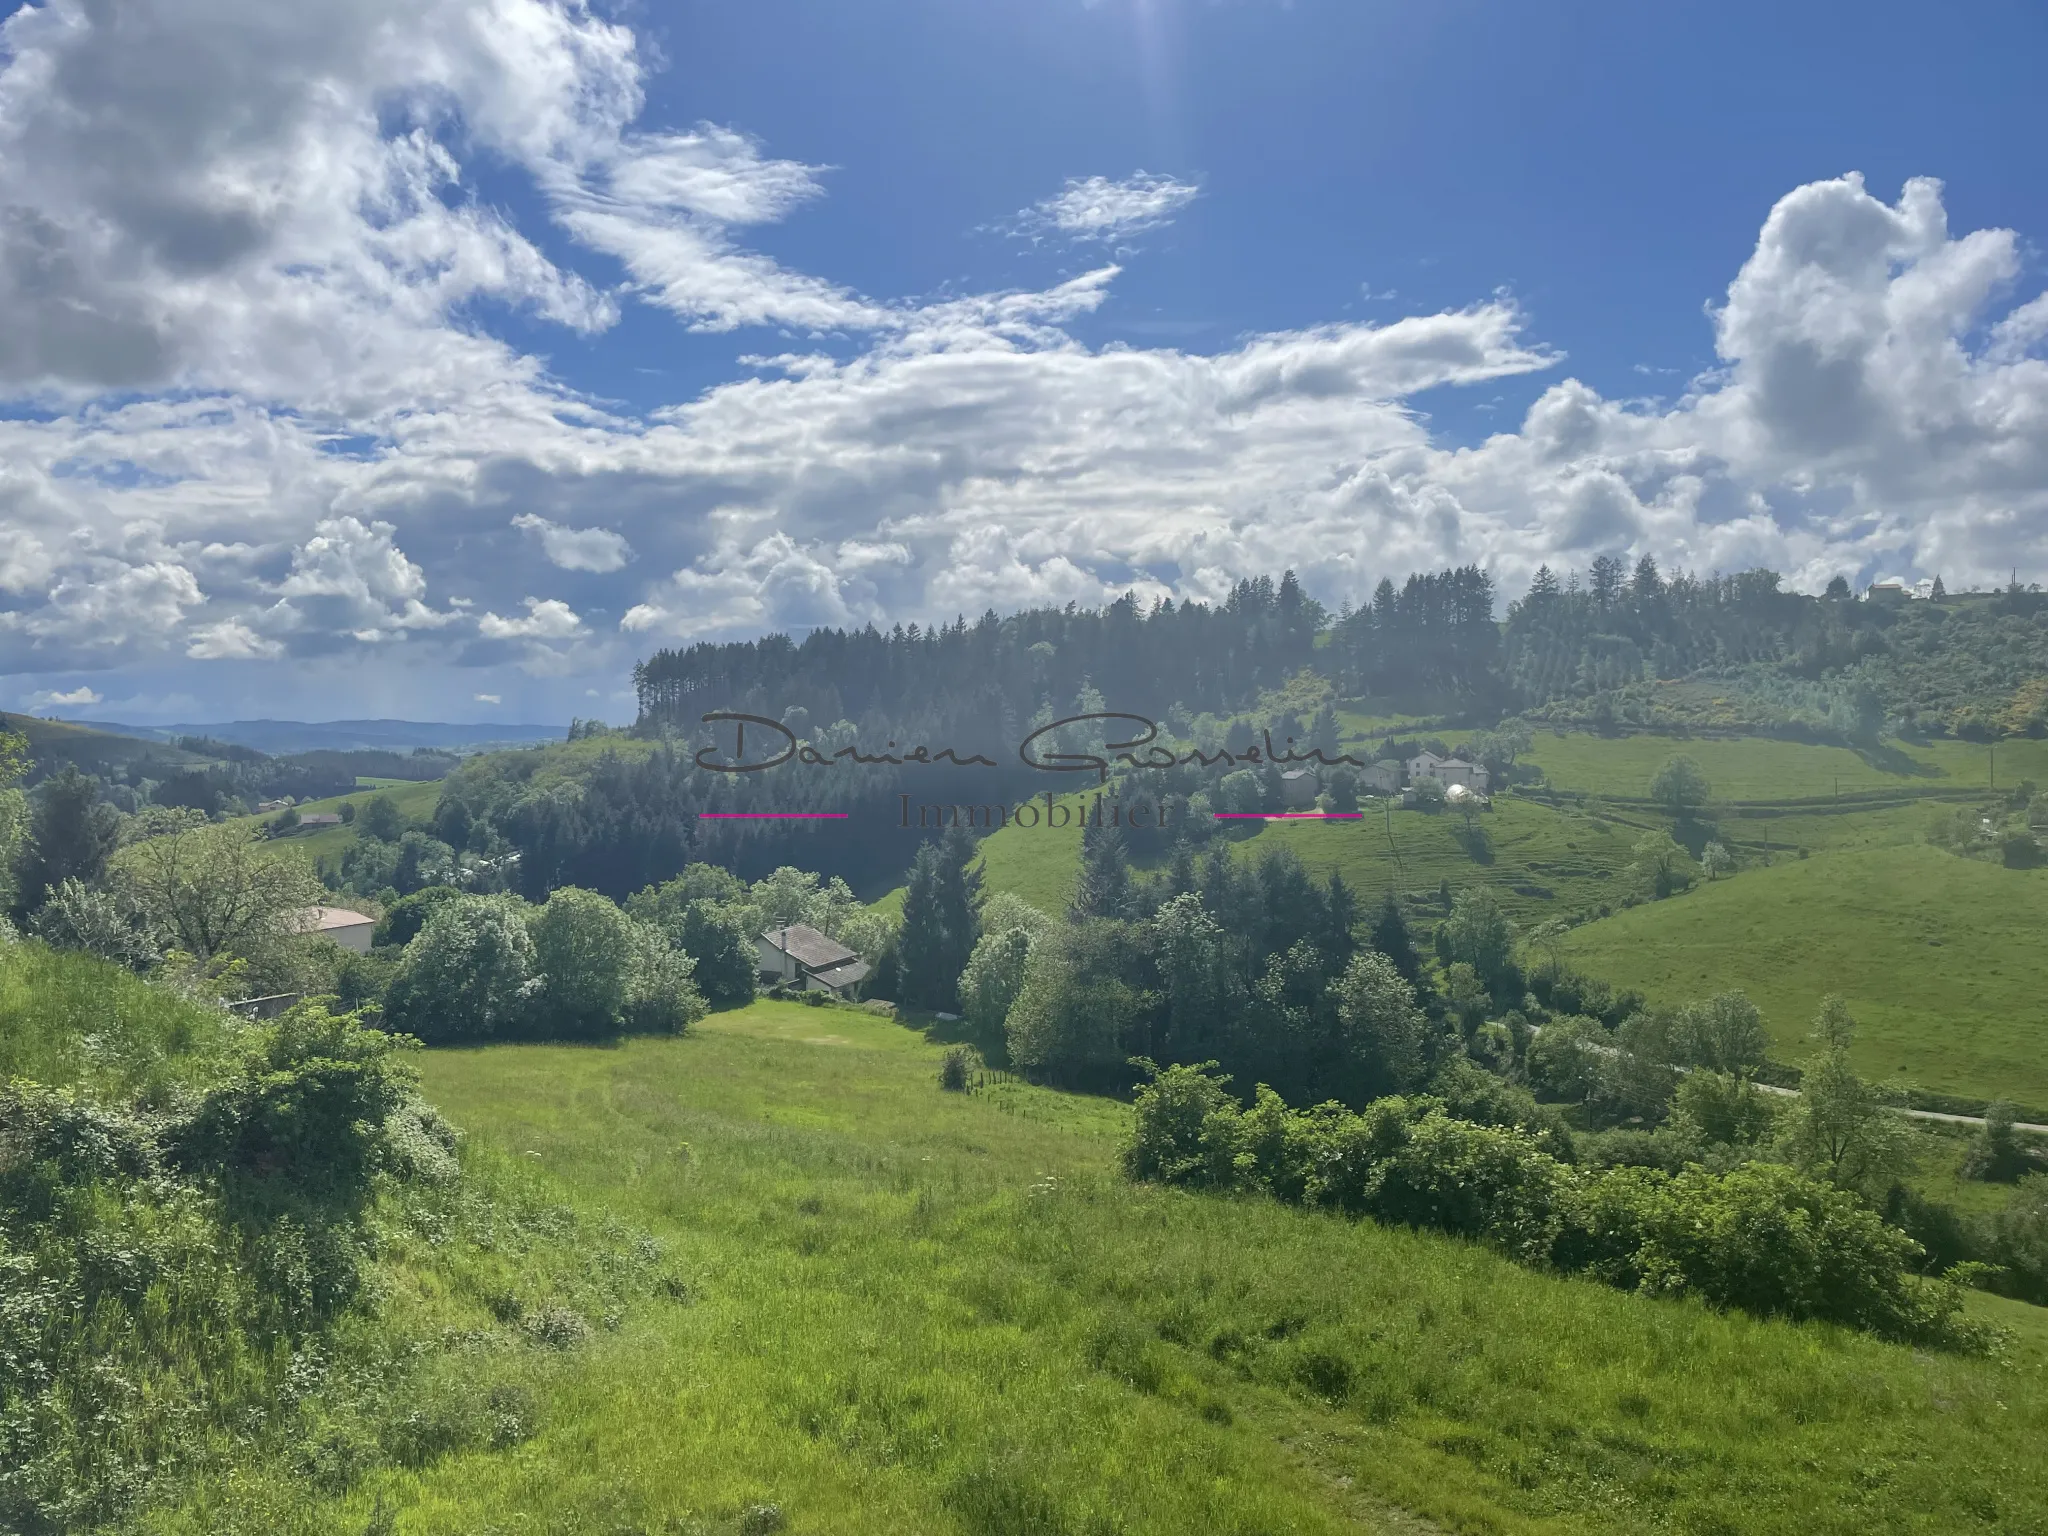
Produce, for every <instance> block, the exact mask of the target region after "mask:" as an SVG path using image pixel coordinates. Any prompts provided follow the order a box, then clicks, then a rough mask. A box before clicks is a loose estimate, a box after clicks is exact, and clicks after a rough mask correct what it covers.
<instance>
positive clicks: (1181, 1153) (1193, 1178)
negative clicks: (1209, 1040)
mask: <svg viewBox="0 0 2048 1536" xmlns="http://www.w3.org/2000/svg"><path fill="white" fill-rule="evenodd" d="M1215 1065H1216V1063H1214V1062H1213V1061H1210V1062H1203V1063H1201V1064H1200V1065H1198V1066H1184V1067H1166V1068H1163V1069H1162V1068H1156V1067H1149V1064H1148V1069H1149V1070H1150V1072H1151V1081H1150V1082H1148V1083H1146V1084H1145V1085H1144V1086H1143V1087H1142V1088H1140V1089H1139V1090H1138V1096H1137V1102H1136V1104H1135V1106H1134V1113H1133V1115H1132V1118H1131V1132H1130V1137H1129V1139H1128V1140H1127V1141H1126V1142H1125V1143H1124V1148H1123V1165H1124V1171H1125V1173H1127V1174H1128V1175H1129V1176H1130V1177H1132V1178H1134V1179H1152V1180H1156V1181H1158V1182H1159V1183H1162V1184H1187V1185H1191V1186H1193V1187H1195V1188H1198V1189H1228V1188H1230V1187H1232V1186H1233V1185H1234V1184H1235V1183H1236V1182H1237V1153H1238V1149H1239V1141H1240V1124H1239V1123H1240V1121H1241V1120H1242V1118H1243V1116H1242V1112H1241V1111H1240V1110H1239V1109H1238V1107H1237V1101H1236V1100H1234V1099H1233V1098H1231V1097H1230V1095H1229V1093H1228V1092H1227V1091H1225V1087H1224V1083H1225V1081H1226V1080H1225V1079H1223V1078H1219V1077H1216V1076H1213V1075H1212V1069H1213V1068H1214V1067H1215Z"/></svg>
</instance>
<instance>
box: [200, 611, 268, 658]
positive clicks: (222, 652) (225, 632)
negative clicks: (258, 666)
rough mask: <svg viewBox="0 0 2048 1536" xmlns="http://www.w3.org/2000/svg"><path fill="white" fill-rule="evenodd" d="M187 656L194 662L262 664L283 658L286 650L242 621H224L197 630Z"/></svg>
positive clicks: (202, 626) (205, 625)
mask: <svg viewBox="0 0 2048 1536" xmlns="http://www.w3.org/2000/svg"><path fill="white" fill-rule="evenodd" d="M185 654H186V655H187V656H189V657H191V658H192V659H193V660H194V661H259V660H270V659H272V658H274V657H278V656H282V655H283V654H284V646H283V645H282V644H280V643H279V642H278V641H275V640H267V639H265V638H264V637H263V636H261V635H259V634H257V633H256V631H255V630H253V629H251V628H250V627H249V626H248V625H247V624H244V623H243V622H242V621H241V620H240V619H222V620H221V621H220V622H219V623H218V624H202V625H200V626H199V627H198V628H196V629H194V630H193V631H192V643H191V644H190V645H188V646H186V647H185Z"/></svg>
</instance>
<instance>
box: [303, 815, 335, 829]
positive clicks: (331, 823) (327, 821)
mask: <svg viewBox="0 0 2048 1536" xmlns="http://www.w3.org/2000/svg"><path fill="white" fill-rule="evenodd" d="M299 825H300V826H302V827H338V826H340V825H341V813H340V812H338V811H315V812H314V813H313V814H312V815H310V816H301V817H300V818H299Z"/></svg>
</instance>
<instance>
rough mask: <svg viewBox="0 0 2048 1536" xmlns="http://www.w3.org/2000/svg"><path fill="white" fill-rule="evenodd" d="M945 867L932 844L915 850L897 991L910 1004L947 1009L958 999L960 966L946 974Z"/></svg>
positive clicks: (899, 942)
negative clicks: (949, 974) (958, 968)
mask: <svg viewBox="0 0 2048 1536" xmlns="http://www.w3.org/2000/svg"><path fill="white" fill-rule="evenodd" d="M944 885H945V877H944V869H943V866H942V865H941V864H940V861H939V847H938V844H936V843H925V844H923V845H922V846H920V847H919V848H918V850H917V858H916V860H915V861H914V862H913V863H912V864H911V866H910V878H909V883H908V886H907V888H906V889H905V890H904V893H903V927H902V930H901V932H900V934H899V935H898V937H897V940H896V963H897V967H898V981H897V990H898V991H899V992H900V993H901V995H902V1000H903V1001H904V1002H905V1003H908V1004H909V1005H910V1006H911V1007H913V1008H949V1007H950V1005H951V1003H952V1002H954V1001H955V1000H957V993H958V990H959V977H960V973H959V972H958V971H955V972H953V974H952V976H951V978H948V977H947V975H946V957H947V950H948V948H949V946H948V943H947V937H946V919H945V900H944V895H943V887H944Z"/></svg>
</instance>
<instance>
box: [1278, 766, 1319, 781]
mask: <svg viewBox="0 0 2048 1536" xmlns="http://www.w3.org/2000/svg"><path fill="white" fill-rule="evenodd" d="M1315 776H1316V775H1315V770H1314V769H1312V768H1290V769H1288V770H1287V772H1285V773H1283V774H1281V775H1280V777H1281V778H1283V779H1312V778H1314V777H1315Z"/></svg>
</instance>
